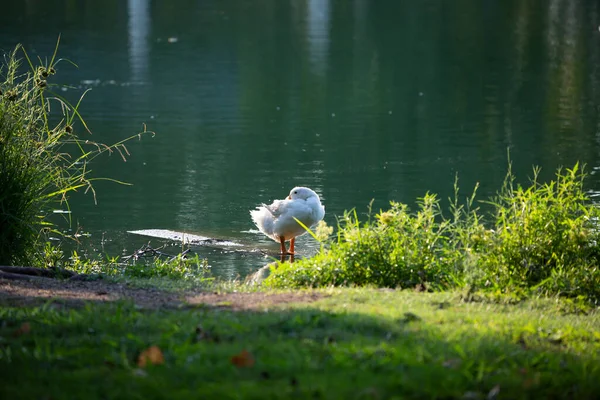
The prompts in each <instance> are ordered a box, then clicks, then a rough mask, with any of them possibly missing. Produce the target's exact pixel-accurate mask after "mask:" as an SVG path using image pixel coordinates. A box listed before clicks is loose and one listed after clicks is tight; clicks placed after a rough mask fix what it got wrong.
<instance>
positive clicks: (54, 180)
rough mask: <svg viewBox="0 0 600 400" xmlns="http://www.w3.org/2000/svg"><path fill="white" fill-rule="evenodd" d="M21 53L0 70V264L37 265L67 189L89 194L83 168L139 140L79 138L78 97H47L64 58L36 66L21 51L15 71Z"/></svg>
mask: <svg viewBox="0 0 600 400" xmlns="http://www.w3.org/2000/svg"><path fill="white" fill-rule="evenodd" d="M57 48H58V43H57ZM21 50H23V49H22V48H21V47H20V46H17V47H16V48H15V50H14V51H13V52H12V53H11V54H10V55H9V56H8V57H7V59H6V60H5V63H4V65H1V66H0V264H4V265H7V264H23V265H28V264H29V265H31V264H36V265H40V264H42V260H40V256H39V254H40V250H41V247H43V245H44V239H45V236H44V235H45V234H47V233H48V232H53V233H55V234H58V235H61V232H60V231H58V230H57V229H56V228H55V227H54V225H53V224H52V223H51V222H50V220H49V216H50V215H51V214H52V211H53V209H55V208H66V209H67V210H69V204H68V201H67V200H68V194H69V193H71V192H73V191H76V190H78V189H82V190H83V189H85V190H86V191H88V190H90V191H92V192H93V191H94V189H93V186H92V182H93V181H94V180H95V179H98V178H92V177H90V172H91V170H90V169H89V168H88V164H89V162H90V161H91V160H93V159H94V158H95V157H97V156H99V155H100V154H102V153H105V152H112V151H117V152H119V153H120V154H121V156H122V157H123V158H124V157H125V156H126V155H127V154H128V151H127V149H126V148H125V145H124V143H125V142H126V141H127V140H129V139H132V138H134V137H138V135H135V136H132V137H130V138H127V139H125V140H123V141H121V142H118V143H116V144H114V145H111V146H107V145H104V144H101V143H95V142H92V141H89V140H85V139H81V138H80V137H79V136H78V134H77V129H81V130H88V128H87V125H86V123H85V121H84V120H83V118H82V117H81V115H80V114H79V111H78V109H79V105H80V103H81V100H82V99H83V95H82V96H81V98H80V99H79V101H78V102H77V104H75V105H73V104H71V103H69V102H68V101H67V100H66V99H65V98H63V97H62V96H61V95H60V94H58V93H56V92H54V91H53V90H54V89H55V88H56V87H57V86H58V85H56V84H54V83H53V81H54V79H55V74H56V72H57V65H58V63H59V62H60V61H64V60H57V59H56V52H55V53H54V55H53V56H52V59H51V60H50V61H47V62H43V61H42V60H41V59H40V60H39V65H37V66H36V65H34V64H33V63H32V62H31V60H30V59H29V58H28V56H27V53H26V52H25V51H24V50H23V54H24V56H25V59H26V60H27V65H28V67H29V69H28V71H26V72H24V73H21V60H20V59H19V57H18V53H19V52H20V51H21ZM84 95H85V93H84ZM52 121H57V122H52ZM68 215H69V214H68ZM69 222H70V221H69Z"/></svg>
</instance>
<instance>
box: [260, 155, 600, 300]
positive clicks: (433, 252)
mask: <svg viewBox="0 0 600 400" xmlns="http://www.w3.org/2000/svg"><path fill="white" fill-rule="evenodd" d="M538 176H539V170H538V169H534V177H533V179H532V181H531V184H530V185H529V186H528V187H525V188H524V187H522V186H519V185H515V183H514V180H515V178H514V176H513V175H512V172H511V171H510V169H509V172H508V174H507V178H506V180H505V183H504V185H503V187H502V188H501V190H500V192H499V193H498V195H497V196H496V197H495V198H493V199H492V200H491V201H488V202H487V203H488V204H489V205H490V206H491V212H490V213H489V216H487V219H488V221H486V220H485V218H483V217H482V216H481V215H480V214H479V209H477V208H473V203H474V201H475V193H476V190H475V191H474V192H473V195H472V196H471V197H470V198H469V199H467V202H466V204H464V205H461V204H459V201H458V184H457V183H456V184H455V196H454V199H453V201H452V202H451V207H450V211H451V214H452V217H451V218H446V217H445V216H444V215H443V214H442V212H441V210H440V203H439V200H438V199H437V198H436V197H435V196H434V195H431V194H427V195H426V196H425V197H424V198H422V199H420V200H419V202H418V209H417V210H416V211H415V212H411V211H409V209H408V206H406V205H404V204H399V203H395V202H392V203H391V208H390V209H389V210H387V211H384V212H380V213H379V214H378V215H377V216H376V220H375V221H374V222H371V221H370V220H369V221H367V222H364V223H362V224H361V223H360V222H359V220H358V218H357V216H356V213H355V212H353V213H346V214H345V215H344V217H343V218H342V220H341V222H340V224H339V227H338V234H337V239H336V240H333V241H332V242H330V243H327V245H325V246H323V247H322V249H321V251H320V252H319V253H318V254H317V255H316V256H315V257H313V258H310V259H303V260H299V261H296V262H295V263H293V264H290V263H283V264H280V265H278V266H277V267H276V268H274V269H273V270H272V272H271V275H270V276H269V277H268V278H267V279H266V280H265V282H264V284H265V285H266V286H268V287H302V286H328V285H375V286H379V287H415V286H416V285H419V284H424V285H425V286H424V287H426V288H428V289H444V288H448V287H452V286H464V285H467V284H468V285H470V286H471V287H472V288H475V289H483V290H491V291H495V292H498V293H503V294H512V295H515V296H517V297H519V296H523V295H527V294H528V293H540V294H548V295H561V296H567V297H573V298H576V297H578V296H580V297H583V298H585V299H587V300H588V301H599V300H600V272H599V270H598V268H599V265H600V248H599V247H598V244H599V243H600V230H599V229H598V227H597V221H600V212H599V209H598V207H596V206H595V205H594V204H592V203H591V202H590V199H589V198H588V197H587V195H586V193H585V191H584V188H583V184H584V176H585V175H584V173H583V172H582V171H581V170H580V168H579V165H575V166H574V168H573V169H567V170H565V171H563V170H562V169H559V170H558V171H557V174H556V179H555V180H552V181H551V182H548V183H540V182H539V181H538ZM420 287H421V289H422V288H423V286H420Z"/></svg>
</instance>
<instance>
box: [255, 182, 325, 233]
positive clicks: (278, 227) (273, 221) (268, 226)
mask: <svg viewBox="0 0 600 400" xmlns="http://www.w3.org/2000/svg"><path fill="white" fill-rule="evenodd" d="M250 215H251V216H252V221H254V223H255V224H256V226H257V227H258V229H259V230H260V231H261V232H262V233H264V234H265V235H266V236H268V237H270V238H271V239H273V240H274V241H276V242H279V238H280V237H283V238H284V240H286V241H287V240H290V239H293V238H295V237H297V236H301V235H303V234H305V233H306V230H305V229H304V228H303V227H302V226H301V225H300V224H298V222H296V220H294V217H295V218H297V219H298V220H300V221H301V222H302V223H303V224H304V225H306V226H307V227H309V228H312V227H314V226H315V225H316V224H317V223H319V221H321V220H322V219H323V217H324V216H325V207H324V206H323V205H322V204H321V200H320V199H319V196H318V195H317V194H316V193H315V192H314V191H313V190H312V189H309V188H306V187H295V188H293V189H292V190H291V191H290V195H289V197H288V198H287V199H285V200H275V201H273V203H271V204H269V205H267V204H262V205H260V206H259V207H257V208H256V210H251V211H250Z"/></svg>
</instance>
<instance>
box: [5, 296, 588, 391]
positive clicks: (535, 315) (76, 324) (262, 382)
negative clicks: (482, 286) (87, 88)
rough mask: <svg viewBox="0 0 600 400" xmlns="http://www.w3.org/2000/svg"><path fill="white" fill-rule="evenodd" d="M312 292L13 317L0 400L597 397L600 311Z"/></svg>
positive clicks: (8, 313) (49, 308)
mask: <svg viewBox="0 0 600 400" xmlns="http://www.w3.org/2000/svg"><path fill="white" fill-rule="evenodd" d="M316 293H317V294H318V295H320V296H321V297H320V298H319V299H318V300H316V301H314V302H305V303H297V304H287V305H282V304H279V305H272V304H271V305H270V306H269V311H270V312H268V313H265V312H264V309H263V308H264V307H263V306H261V305H260V304H258V305H256V307H255V308H254V309H251V310H248V309H246V310H235V309H231V307H230V305H228V303H227V302H223V303H221V304H219V305H218V306H216V307H208V306H202V305H199V306H198V305H197V306H187V307H183V308H175V309H173V308H171V309H164V308H162V309H155V310H142V309H139V308H137V307H136V306H135V305H134V304H130V303H122V302H120V303H111V304H102V305H94V304H88V305H87V306H85V307H83V308H78V309H64V308H63V307H61V306H58V305H52V304H50V303H49V304H47V305H45V306H42V307H33V308H6V307H4V308H2V309H0V319H1V321H2V324H1V325H0V326H1V327H0V338H1V341H0V374H1V375H0V376H2V381H3V384H2V385H0V394H1V397H2V398H11V399H18V398H28V399H30V398H52V399H61V398H88V399H92V398H165V397H168V398H182V399H183V398H185V399H189V398H219V399H226V398H261V399H267V398H282V399H283V398H286V399H287V398H311V399H312V398H314V399H337V398H343V399H355V398H365V399H367V398H368V399H383V398H394V397H395V398H406V397H408V398H465V399H478V398H479V399H485V398H511V399H517V398H579V399H584V398H593V397H594V396H595V395H596V393H598V391H599V390H600V362H599V361H600V355H599V354H600V353H599V352H598V350H599V349H600V317H599V315H598V313H597V312H590V313H589V314H588V315H582V314H580V313H577V311H581V310H578V309H577V308H574V307H572V306H570V305H569V303H564V302H561V301H555V300H549V299H545V300H528V301H525V302H521V303H518V304H512V305H511V304H501V303H491V302H479V301H465V298H464V296H461V295H460V294H459V293H456V292H447V293H417V292H408V291H396V290H377V289H364V288H363V289H349V288H346V289H327V290H321V291H317V292H316ZM247 295H248V296H250V295H251V294H247ZM248 299H250V298H248ZM466 300H473V299H472V298H468V296H467V299H466ZM588 311H589V310H588ZM151 346H157V348H154V349H153V350H150V351H149V350H148V349H149V348H151ZM244 350H245V351H246V353H245V352H244ZM140 354H145V356H142V358H144V357H146V358H145V360H146V365H145V366H141V364H140ZM151 361H155V362H156V365H152V362H151ZM142 363H143V362H142Z"/></svg>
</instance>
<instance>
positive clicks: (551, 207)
mask: <svg viewBox="0 0 600 400" xmlns="http://www.w3.org/2000/svg"><path fill="white" fill-rule="evenodd" d="M538 176H539V170H538V169H535V170H534V177H533V179H532V182H531V185H530V186H529V187H527V188H523V187H521V186H515V185H514V177H513V176H512V174H511V173H510V171H509V174H508V176H507V179H506V180H505V183H504V185H503V187H502V189H501V191H500V192H499V194H498V196H497V197H496V198H495V199H493V200H492V201H491V202H490V204H491V205H492V206H493V208H494V211H493V214H492V217H493V221H492V224H491V226H492V230H491V231H490V234H488V235H486V236H485V237H484V238H482V239H483V246H481V247H480V248H479V250H478V252H477V253H478V254H477V258H478V263H477V267H478V268H479V269H480V272H481V273H480V274H479V277H478V279H475V280H474V283H476V284H478V285H479V286H491V287H499V288H513V289H524V288H528V289H533V290H535V291H536V292H541V293H546V294H560V295H567V296H577V295H578V294H585V295H586V296H591V297H592V298H595V299H600V273H599V271H598V267H599V266H600V247H598V244H599V243H600V230H599V229H598V225H597V223H598V221H599V217H600V213H599V209H598V207H596V206H595V205H593V204H591V202H590V199H589V198H588V196H587V195H586V193H585V191H584V174H583V173H582V172H581V171H580V169H579V166H578V165H577V164H576V165H575V166H574V168H573V169H566V170H564V171H563V170H561V169H559V170H558V171H557V173H556V179H555V180H552V181H551V182H548V183H540V182H539V181H538Z"/></svg>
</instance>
